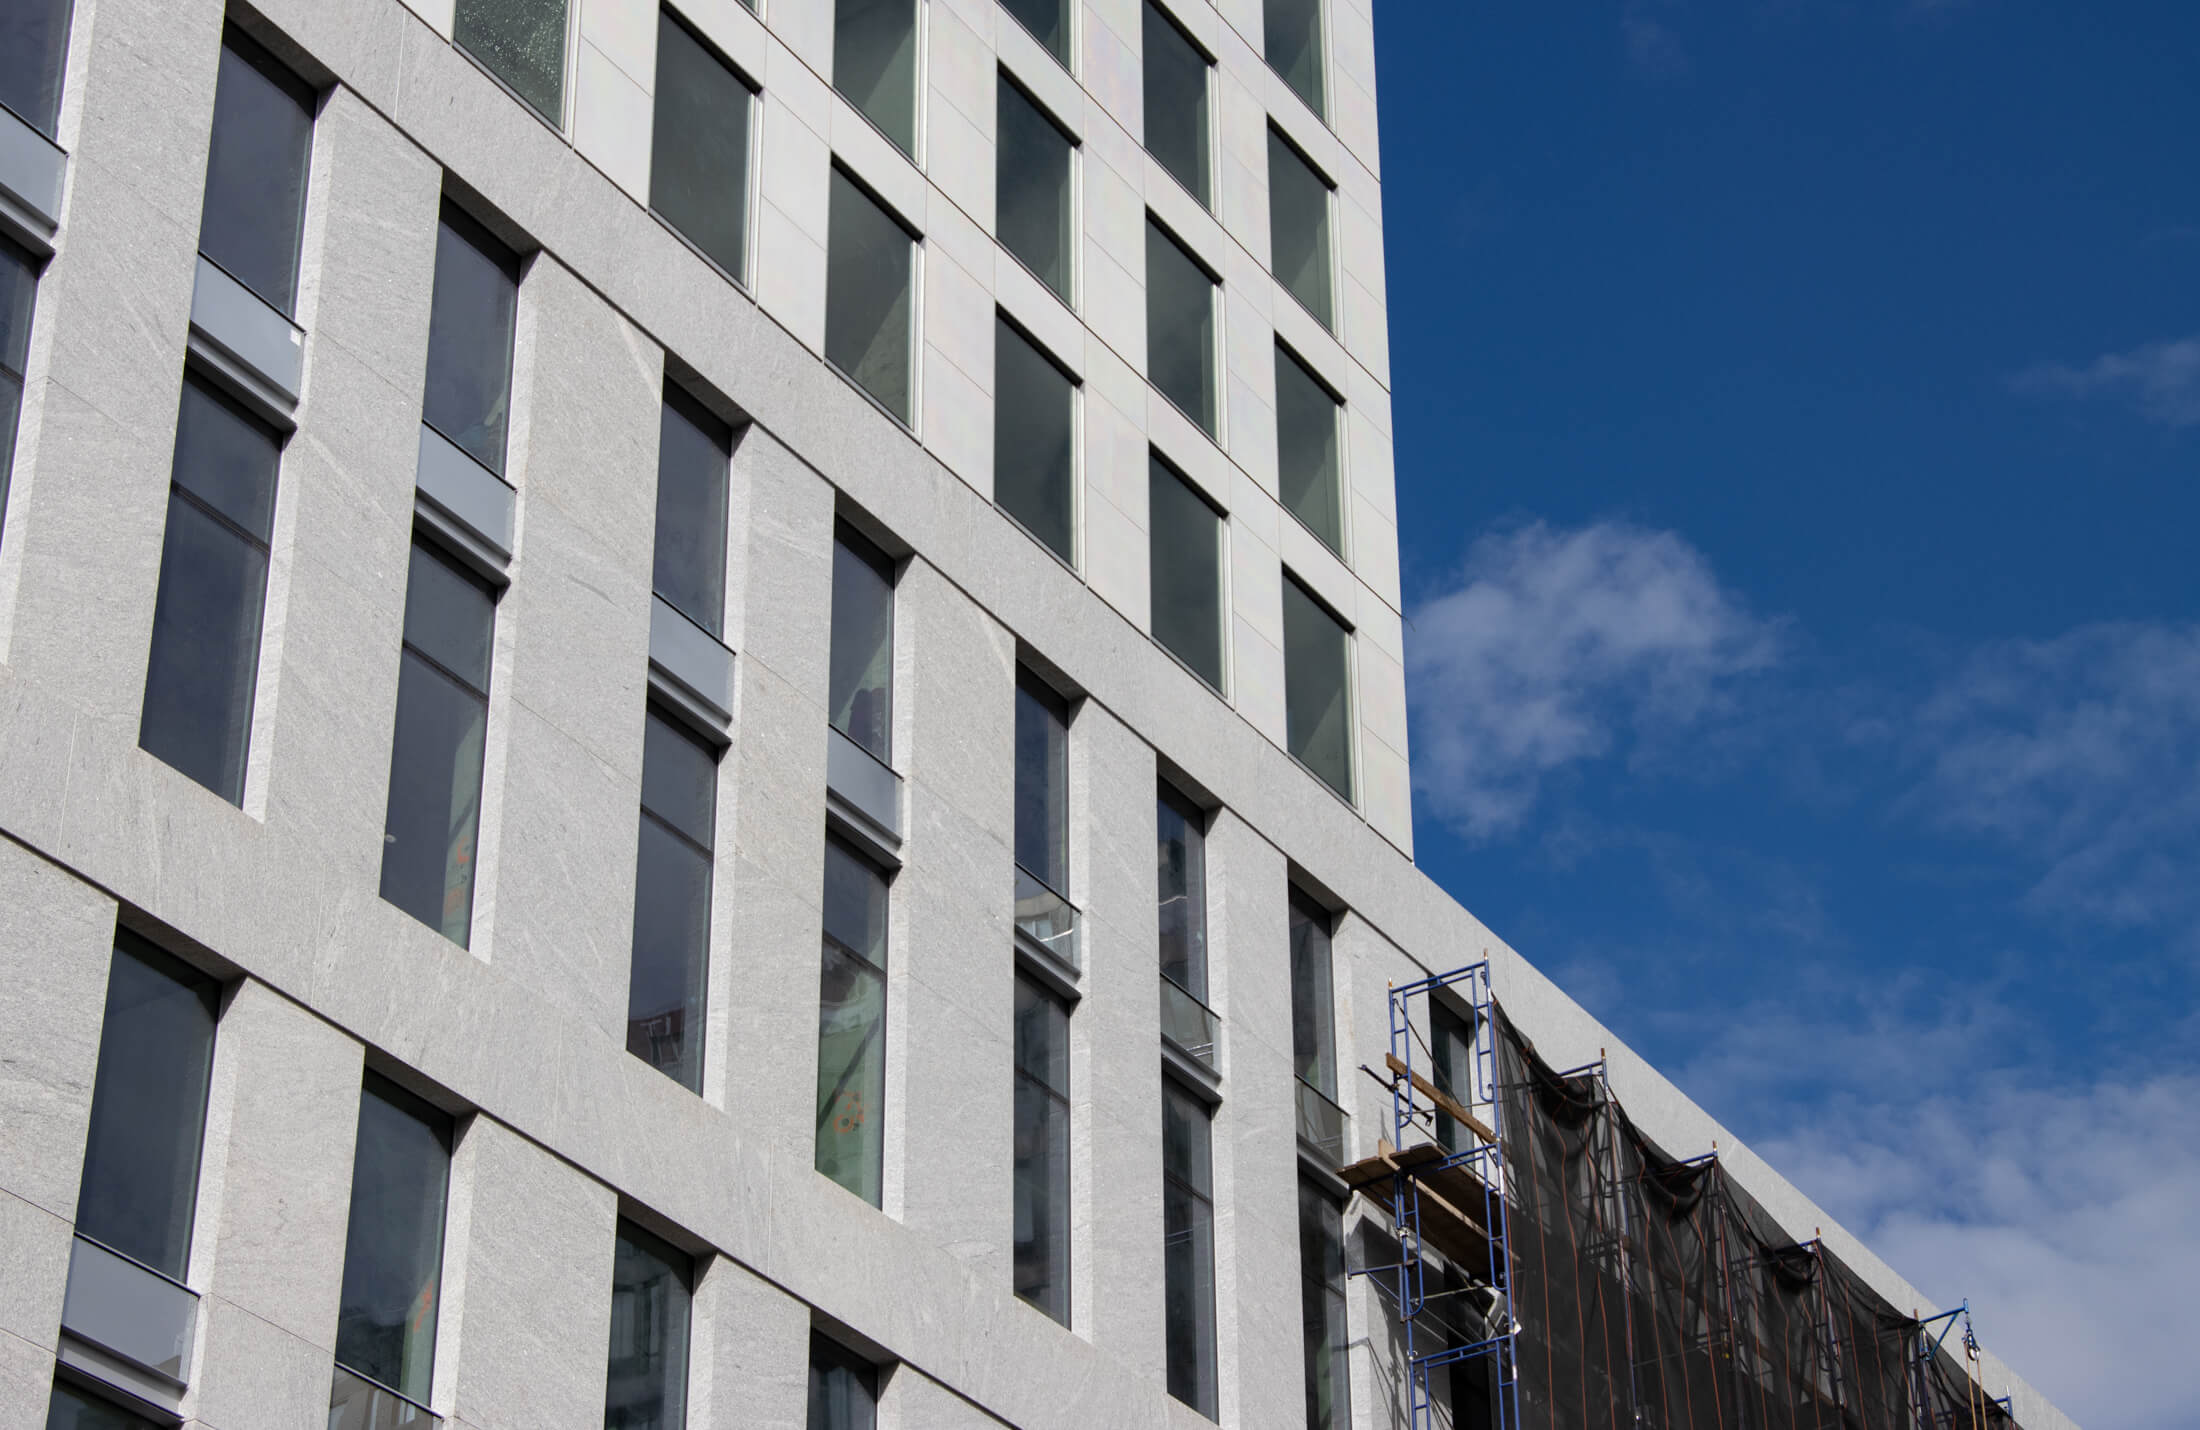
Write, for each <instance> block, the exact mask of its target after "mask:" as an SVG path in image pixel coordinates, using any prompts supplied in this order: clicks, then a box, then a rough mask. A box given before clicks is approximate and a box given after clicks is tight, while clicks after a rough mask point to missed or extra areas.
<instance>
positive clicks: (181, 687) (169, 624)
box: [138, 492, 267, 804]
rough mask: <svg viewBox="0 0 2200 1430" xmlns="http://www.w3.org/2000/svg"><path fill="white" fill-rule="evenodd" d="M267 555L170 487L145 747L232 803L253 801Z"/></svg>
mask: <svg viewBox="0 0 2200 1430" xmlns="http://www.w3.org/2000/svg"><path fill="white" fill-rule="evenodd" d="M266 592H267V553H266V552H265V551H264V550H262V549H261V548H260V547H258V546H255V545H254V544H252V543H251V542H249V541H247V540H245V539H244V538H243V537H241V536H239V535H237V533H236V532H235V531H234V530H233V529H231V528H230V527H228V526H225V525H223V524H222V523H221V522H218V521H216V520H215V519H214V518H212V517H210V516H208V515H207V514H206V513H205V512H204V511H203V510H201V509H200V508H199V507H198V506H196V505H195V504H193V503H192V502H191V500H190V499H189V498H187V497H184V496H182V495H180V494H178V493H174V492H171V493H170V494H169V497H168V530H167V533H166V534H165V535H164V536H163V537H162V538H161V550H160V594H159V596H158V598H157V599H156V600H155V602H154V605H153V641H152V646H151V648H150V649H149V650H148V651H147V653H146V665H145V707H144V710H143V712H142V713H141V715H140V717H139V720H138V744H139V745H140V746H142V747H143V748H144V750H145V752H146V753H147V754H150V755H153V756H155V757H157V758H159V759H161V760H164V761H166V762H167V763H168V764H170V765H173V766H175V767H176V768H177V769H178V770H181V771H182V772H183V773H184V774H187V775H189V776H190V777H191V778H192V779H195V780H197V781H198V782H199V783H200V784H202V785H205V786H206V787H207V788H208V789H210V790H212V791H213V792H214V793H216V794H218V795H220V796H221V797H222V798H223V799H226V800H228V801H229V802H230V803H231V804H237V803H241V802H242V801H243V799H244V767H245V752H246V748H247V746H248V744H249V742H250V739H251V734H252V696H253V686H254V683H255V682H256V680H257V679H258V676H259V667H260V607H261V603H262V600H263V599H264V597H265V595H266Z"/></svg>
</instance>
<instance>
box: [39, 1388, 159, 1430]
mask: <svg viewBox="0 0 2200 1430" xmlns="http://www.w3.org/2000/svg"><path fill="white" fill-rule="evenodd" d="M46 1430H153V1422H152V1421H150V1420H142V1419H139V1418H138V1417H137V1416H135V1415H132V1414H131V1413H130V1412H129V1411H127V1410H124V1409H122V1408H121V1407H120V1406H116V1405H110V1404H108V1403H107V1402H106V1401H104V1400H98V1399H95V1398H94V1397H92V1396H90V1395H87V1394H85V1393H84V1392H83V1391H81V1390H78V1389H77V1388H76V1387H75V1386H73V1385H69V1384H67V1383H65V1382H60V1381H57V1382H55V1384H54V1388H53V1400H52V1402H51V1403H50V1404H48V1405H47V1407H46Z"/></svg>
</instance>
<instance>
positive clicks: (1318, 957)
mask: <svg viewBox="0 0 2200 1430" xmlns="http://www.w3.org/2000/svg"><path fill="white" fill-rule="evenodd" d="M1336 1019H1337V1012H1336V995H1335V992H1334V991H1333V989H1332V987H1331V983H1330V967H1329V915H1328V914H1327V913H1325V912H1324V911H1322V910H1321V909H1320V908H1317V907H1315V906H1314V905H1312V904H1309V903H1308V902H1307V901H1306V900H1305V899H1303V898H1301V897H1300V896H1299V895H1298V894H1296V893H1294V894H1293V895H1292V897H1291V1056H1292V1063H1293V1067H1294V1070H1295V1071H1296V1072H1297V1073H1298V1075H1299V1077H1300V1078H1301V1079H1302V1080H1304V1081H1305V1082H1306V1083H1308V1084H1309V1085H1311V1086H1312V1087H1314V1088H1315V1089H1317V1090H1318V1091H1319V1092H1320V1093H1321V1094H1322V1095H1323V1096H1324V1097H1326V1098H1328V1099H1329V1100H1330V1101H1331V1102H1335V1101H1336V1100H1337V1022H1336Z"/></svg>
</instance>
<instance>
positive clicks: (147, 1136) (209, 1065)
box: [76, 932, 220, 1281]
mask: <svg viewBox="0 0 2200 1430" xmlns="http://www.w3.org/2000/svg"><path fill="white" fill-rule="evenodd" d="M219 1007H220V989H218V988H217V987H216V986H215V984H214V980H213V979H211V978H208V977H207V976H206V975H205V974H203V973H200V972H199V971H198V970H197V969H195V968H192V967H190V966H189V965H188V964H185V963H182V962H180V961H178V960H177V959H174V958H171V957H169V956H168V955H167V954H165V953H163V952H161V951H160V950H159V949H157V948H155V947H153V946H152V945H151V944H149V943H147V942H145V941H144V940H143V939H141V938H139V937H137V936H136V935H135V934H131V933H126V932H123V933H117V934H116V936H115V956H114V962H113V963H112V964H111V965H109V968H108V973H107V1016H106V1020H105V1022H103V1023H102V1024H101V1025H100V1030H99V1070H98V1072H97V1073H96V1074H95V1076H94V1078H93V1082H92V1125H91V1133H90V1135H89V1136H88V1137H87V1138H86V1139H85V1143H84V1180H83V1183H82V1184H81V1186H80V1187H79V1189H78V1191H77V1196H76V1231H77V1235H79V1236H83V1237H88V1238H90V1239H91V1240H93V1241H96V1242H98V1243H99V1244H100V1245H101V1246H104V1247H106V1248H107V1249H108V1250H110V1251H119V1252H121V1253H122V1254H123V1255H124V1256H127V1257H129V1258H130V1259H131V1260H132V1261H136V1262H138V1263H140V1264H141V1265H144V1266H149V1267H151V1268H152V1269H153V1270H155V1271H158V1272H160V1273H161V1274H162V1275H163V1276H166V1277H168V1278H169V1279H170V1280H174V1281H181V1280H182V1279H183V1273H184V1269H185V1267H187V1266H188V1265H189V1264H190V1259H191V1219H192V1214H193V1212H194V1211H195V1210H196V1208H197V1206H198V1192H199V1153H200V1140H201V1138H202V1136H203V1134H204V1132H205V1128H206V1088H207V1080H208V1078H209V1077H210V1076H211V1074H212V1072H213V1067H214V1020H215V1018H216V1017H217V1016H218V1010H219Z"/></svg>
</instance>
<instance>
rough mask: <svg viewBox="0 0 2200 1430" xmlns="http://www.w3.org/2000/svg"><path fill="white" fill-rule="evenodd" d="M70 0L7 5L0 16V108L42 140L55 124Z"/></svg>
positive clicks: (13, 1) (22, 0) (65, 57)
mask: <svg viewBox="0 0 2200 1430" xmlns="http://www.w3.org/2000/svg"><path fill="white" fill-rule="evenodd" d="M69 8H70V0H10V3H9V4H8V6H7V8H6V9H4V10H0V105H5V106H6V107H7V109H8V110H9V111H10V112H12V113H13V114H14V115H15V117H16V118H18V119H20V120H22V121H23V122H24V123H25V124H28V125H29V126H30V127H31V128H33V129H35V130H37V131H38V132H39V133H40V134H43V135H45V136H46V138H48V139H52V138H53V137H54V131H55V129H56V128H57V127H58V126H59V124H60V120H61V77H62V72H63V70H65V69H66V68H67V65H68V58H69Z"/></svg>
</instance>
